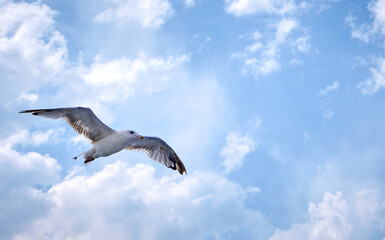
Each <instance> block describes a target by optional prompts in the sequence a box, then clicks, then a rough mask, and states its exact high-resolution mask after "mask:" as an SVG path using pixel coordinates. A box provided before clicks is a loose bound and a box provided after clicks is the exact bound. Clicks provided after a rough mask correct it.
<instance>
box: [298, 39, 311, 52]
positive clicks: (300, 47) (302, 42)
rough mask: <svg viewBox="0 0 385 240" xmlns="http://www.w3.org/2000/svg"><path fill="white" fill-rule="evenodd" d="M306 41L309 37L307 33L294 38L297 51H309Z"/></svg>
mask: <svg viewBox="0 0 385 240" xmlns="http://www.w3.org/2000/svg"><path fill="white" fill-rule="evenodd" d="M308 41H309V37H308V36H307V35H305V36H302V37H300V38H297V40H295V45H296V47H297V49H298V51H300V52H303V53H309V52H310V49H311V47H310V44H309V42H308Z"/></svg>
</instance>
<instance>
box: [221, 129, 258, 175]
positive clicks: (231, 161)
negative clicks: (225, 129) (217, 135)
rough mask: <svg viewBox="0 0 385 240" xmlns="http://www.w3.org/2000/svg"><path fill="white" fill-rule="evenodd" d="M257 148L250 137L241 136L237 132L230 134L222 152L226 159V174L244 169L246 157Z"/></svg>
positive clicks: (224, 163)
mask: <svg viewBox="0 0 385 240" xmlns="http://www.w3.org/2000/svg"><path fill="white" fill-rule="evenodd" d="M255 146H256V143H255V142H254V140H253V139H252V138H251V137H249V136H248V135H246V136H240V135H239V133H237V132H230V133H229V134H228V135H227V138H226V145H225V146H223V148H222V149H221V152H220V155H221V157H223V158H224V162H223V165H224V167H225V173H229V172H231V171H233V170H235V169H238V168H240V167H242V165H243V161H244V158H245V156H246V155H247V154H248V153H250V152H252V151H254V148H255Z"/></svg>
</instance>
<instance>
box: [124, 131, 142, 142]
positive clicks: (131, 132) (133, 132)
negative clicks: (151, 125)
mask: <svg viewBox="0 0 385 240" xmlns="http://www.w3.org/2000/svg"><path fill="white" fill-rule="evenodd" d="M127 132H128V134H129V135H130V136H133V137H137V138H140V139H143V140H144V137H143V136H142V135H139V134H138V133H137V132H135V131H134V130H128V131H127Z"/></svg>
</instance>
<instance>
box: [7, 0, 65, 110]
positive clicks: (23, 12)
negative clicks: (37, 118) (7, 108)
mask: <svg viewBox="0 0 385 240" xmlns="http://www.w3.org/2000/svg"><path fill="white" fill-rule="evenodd" d="M54 15H55V12H54V11H53V10H51V9H50V8H49V7H47V6H46V5H44V4H40V3H24V2H20V3H14V2H8V1H5V2H3V3H0V21H1V22H2V24H1V26H0V74H1V76H2V77H1V79H2V83H3V84H4V86H7V87H3V88H1V89H0V93H1V94H0V95H1V97H0V100H1V101H2V102H3V103H4V102H5V101H15V100H18V99H21V100H28V101H31V102H34V101H36V100H37V96H36V94H35V95H34V94H33V93H31V92H30V91H34V90H37V89H39V87H40V86H41V85H42V84H45V83H47V82H49V81H52V80H55V78H57V76H58V75H59V74H60V73H61V72H62V71H63V69H64V68H65V65H66V61H67V46H66V40H65V38H64V37H63V35H61V34H60V33H59V32H58V31H56V30H55V29H54V24H55V22H54V20H53V16H54ZM15 83H17V84H15Z"/></svg>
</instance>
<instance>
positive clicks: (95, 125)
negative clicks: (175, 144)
mask: <svg viewBox="0 0 385 240" xmlns="http://www.w3.org/2000/svg"><path fill="white" fill-rule="evenodd" d="M19 113H32V114H33V115H36V116H41V117H46V118H53V119H59V118H61V119H64V120H66V121H67V123H68V124H69V125H70V126H71V127H72V128H73V129H75V131H76V132H78V133H79V134H81V135H84V136H85V137H86V138H88V139H89V140H90V141H91V143H92V145H93V146H92V148H91V149H90V150H88V151H86V152H84V153H82V154H80V155H78V156H76V157H74V158H73V159H75V160H76V159H77V158H78V157H80V156H82V155H83V156H84V159H85V161H84V164H87V163H90V162H92V161H93V160H95V159H97V158H99V157H107V156H110V155H112V154H114V153H117V152H119V151H121V150H123V149H126V150H138V151H142V152H144V153H146V154H147V155H148V156H149V157H150V158H152V159H153V160H155V161H157V162H159V163H161V164H163V165H165V166H166V167H168V168H171V169H173V170H178V172H179V173H180V174H182V175H183V173H186V174H187V172H186V168H185V166H184V165H183V163H182V161H181V160H180V158H179V157H178V155H177V154H176V153H175V151H174V150H173V149H172V148H171V147H170V146H169V145H168V144H167V143H166V142H165V141H163V140H162V139H160V138H157V137H147V136H141V135H139V134H138V133H136V132H135V131H133V130H114V129H112V128H110V127H108V126H107V125H106V124H104V123H103V122H102V121H100V120H99V118H97V117H96V115H95V114H94V113H93V112H92V110H91V109H90V108H84V107H76V108H52V109H35V110H23V111H20V112H19Z"/></svg>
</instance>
